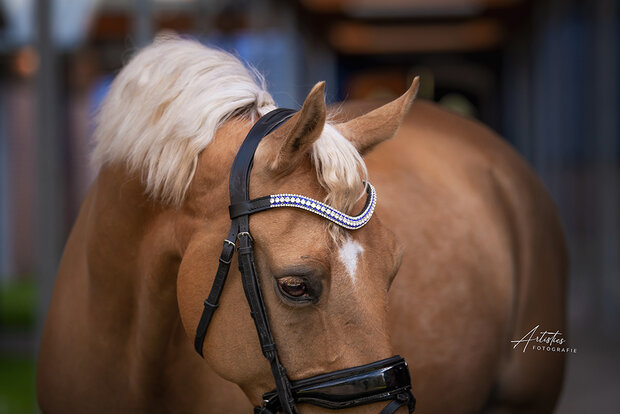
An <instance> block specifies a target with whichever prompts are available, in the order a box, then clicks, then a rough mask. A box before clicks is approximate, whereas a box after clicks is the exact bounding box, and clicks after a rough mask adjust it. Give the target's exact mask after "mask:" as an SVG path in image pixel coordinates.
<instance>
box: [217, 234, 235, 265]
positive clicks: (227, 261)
mask: <svg viewBox="0 0 620 414" xmlns="http://www.w3.org/2000/svg"><path fill="white" fill-rule="evenodd" d="M226 244H230V245H231V246H232V248H233V250H232V254H231V255H230V257H229V258H228V260H224V258H223V257H222V256H223V255H224V252H225V251H226V249H223V250H222V254H220V262H221V263H224V264H227V265H228V264H230V262H231V261H232V258H233V254H234V253H235V250H236V248H237V245H236V244H235V243H233V242H231V241H230V240H228V239H224V247H226Z"/></svg>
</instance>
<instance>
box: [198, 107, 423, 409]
mask: <svg viewBox="0 0 620 414" xmlns="http://www.w3.org/2000/svg"><path fill="white" fill-rule="evenodd" d="M294 113H295V111H294V110H292V109H283V108H280V109H275V110H273V111H271V112H269V113H268V114H266V115H265V116H263V117H262V118H260V119H259V120H258V122H257V123H256V124H255V125H254V126H253V127H252V129H251V130H250V132H249V133H248V135H247V137H246V138H245V140H244V141H243V144H241V148H240V149H239V152H237V156H236V157H235V160H234V162H233V165H232V169H231V171H230V181H229V191H230V207H229V213H230V218H231V226H230V231H229V233H228V237H227V238H226V239H225V240H224V247H223V248H222V253H221V254H220V258H219V262H220V263H219V266H218V269H217V273H216V275H215V280H214V281H213V286H212V287H211V291H210V292H209V296H208V297H207V299H206V300H205V301H204V310H203V312H202V316H201V317H200V322H199V323H198V328H197V329H196V338H195V341H194V347H195V348H196V351H197V352H198V353H199V354H200V355H201V356H202V347H203V343H204V340H205V336H206V334H207V328H208V327H209V323H210V322H211V318H212V317H213V313H214V312H215V309H217V307H218V302H219V299H220V295H221V293H222V289H223V287H224V283H225V282H226V278H227V276H228V270H229V268H230V263H231V260H232V256H233V253H234V251H235V247H236V242H237V241H239V246H238V247H237V251H238V254H239V255H238V260H239V270H240V272H241V280H242V283H243V290H244V292H245V296H246V299H247V301H248V304H249V305H250V314H251V315H252V318H253V319H254V324H255V325H256V332H257V333H258V338H259V340H260V344H261V349H262V352H263V355H264V356H265V358H267V360H268V361H269V364H270V366H271V371H272V374H273V378H274V380H275V384H276V389H275V390H273V391H271V392H268V393H266V394H264V395H263V403H262V405H261V406H260V407H255V408H254V413H255V414H275V413H277V412H280V411H284V412H285V413H286V414H297V413H298V411H297V408H296V403H305V404H312V405H316V406H320V407H324V408H329V409H340V408H350V407H357V406H360V405H364V404H372V403H376V402H380V401H391V402H390V403H388V405H386V406H385V408H384V409H383V410H381V413H380V414H392V413H394V412H395V411H396V410H398V409H399V408H401V407H403V406H407V408H408V410H409V413H412V412H413V410H414V407H415V398H414V396H413V394H412V393H411V379H410V376H409V370H408V368H407V363H406V362H405V360H404V359H403V358H401V357H400V356H398V355H396V356H393V357H391V358H387V359H384V360H381V361H376V362H372V363H370V364H366V365H360V366H358V367H353V368H347V369H344V370H340V371H333V372H329V373H326V374H321V375H317V376H315V377H311V378H306V379H302V380H298V381H290V380H289V378H288V376H287V374H286V369H285V368H284V367H283V366H282V364H281V363H280V359H279V358H278V352H277V349H276V344H275V342H274V339H273V335H272V334H271V328H270V327H269V319H268V317H267V312H266V310H265V302H264V300H263V296H262V293H261V289H260V284H259V280H258V275H257V272H256V268H255V265H254V250H253V247H252V237H251V235H250V225H249V216H250V215H251V214H254V213H257V212H259V211H264V210H268V209H271V208H278V207H294V208H299V209H304V210H307V211H310V212H312V213H314V214H318V215H320V216H322V217H324V218H326V219H328V220H330V221H332V222H334V223H336V224H338V225H339V226H341V227H344V228H346V229H350V230H355V229H358V228H360V227H362V226H364V225H365V224H366V223H367V222H368V221H369V220H370V217H371V216H372V214H373V212H374V208H375V205H376V202H377V195H376V193H375V190H374V188H373V187H372V185H370V183H367V200H366V204H365V206H364V208H363V210H362V212H361V213H360V214H359V215H357V216H349V215H347V214H344V213H342V212H339V211H338V210H336V209H334V208H332V207H330V206H328V205H326V204H324V203H321V202H319V201H316V200H313V199H311V198H309V197H305V196H302V195H298V194H275V195H270V196H265V197H260V198H256V199H253V200H250V171H251V170H252V165H253V161H254V153H255V151H256V148H257V147H258V144H259V143H260V141H261V140H262V139H263V137H265V136H266V135H268V134H269V133H271V132H272V131H274V130H275V129H277V128H278V127H279V126H281V125H282V124H283V123H284V122H285V121H286V120H288V119H289V118H290V117H292V116H293V114H294Z"/></svg>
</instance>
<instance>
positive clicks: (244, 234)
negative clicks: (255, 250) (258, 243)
mask: <svg viewBox="0 0 620 414" xmlns="http://www.w3.org/2000/svg"><path fill="white" fill-rule="evenodd" d="M241 236H248V237H249V238H250V240H252V241H254V239H253V238H252V235H251V234H250V232H249V231H240V232H239V233H237V240H238V239H239V238H240V237H241Z"/></svg>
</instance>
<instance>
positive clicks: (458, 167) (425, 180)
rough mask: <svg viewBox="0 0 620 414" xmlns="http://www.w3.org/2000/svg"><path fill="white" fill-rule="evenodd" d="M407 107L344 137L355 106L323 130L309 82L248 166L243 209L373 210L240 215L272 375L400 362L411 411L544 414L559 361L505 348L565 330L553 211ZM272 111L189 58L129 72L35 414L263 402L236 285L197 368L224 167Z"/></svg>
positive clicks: (450, 131) (140, 64)
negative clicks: (368, 202) (255, 205)
mask: <svg viewBox="0 0 620 414" xmlns="http://www.w3.org/2000/svg"><path fill="white" fill-rule="evenodd" d="M257 79H258V80H257ZM416 88H417V80H416V81H415V82H414V85H413V86H412V88H411V89H410V90H409V91H408V92H407V93H406V94H405V95H403V96H402V97H401V98H399V99H397V100H395V101H393V102H391V103H389V104H386V105H384V106H382V107H380V108H378V109H375V110H373V111H372V112H369V113H367V114H365V115H360V116H357V117H355V118H352V116H348V118H347V116H346V115H343V114H346V113H349V114H351V113H355V112H359V111H360V108H359V107H356V108H351V107H349V108H348V107H346V106H345V107H344V109H343V110H342V111H340V114H336V115H332V116H329V115H326V107H325V102H324V97H323V84H318V85H317V86H315V87H314V88H313V89H312V91H311V92H310V94H309V95H308V97H307V98H306V100H305V102H304V104H303V107H302V108H301V110H300V111H299V112H297V114H296V115H294V116H293V117H292V118H290V119H289V120H288V121H286V122H285V123H284V124H283V125H282V126H281V127H280V128H279V129H277V130H275V131H274V132H272V133H270V134H269V135H267V136H266V137H265V138H264V139H263V140H262V142H261V144H260V146H259V147H258V150H257V152H256V154H255V157H254V167H253V170H252V173H251V186H250V193H251V196H252V197H257V196H263V195H266V194H278V193H295V194H302V195H305V196H308V197H312V198H313V199H316V200H323V201H324V202H325V203H326V204H328V205H329V206H332V207H334V208H336V209H338V210H340V211H343V212H347V213H349V214H357V212H358V211H360V210H361V209H362V207H363V206H364V202H365V191H364V189H365V187H364V184H363V182H364V181H366V180H368V181H369V182H371V183H372V184H373V185H374V187H375V188H376V190H377V199H378V202H377V207H376V212H375V214H374V216H373V217H372V218H371V219H370V221H369V222H368V223H367V224H366V225H365V226H364V227H363V228H361V229H358V230H343V229H342V228H340V227H338V226H336V225H334V224H330V223H329V222H328V221H327V220H325V219H324V218H323V217H319V216H318V215H315V214H312V213H309V212H306V211H301V210H299V209H293V208H282V209H272V210H268V211H264V212H261V213H260V214H257V215H254V216H252V218H251V228H252V236H253V238H254V254H255V260H256V268H257V273H258V275H259V278H260V282H261V286H262V294H263V296H264V301H265V307H266V310H267V313H268V319H269V322H270V324H271V329H272V331H273V337H274V339H275V343H276V344H277V349H278V354H279V357H280V360H281V361H282V365H283V366H284V367H286V370H287V372H288V375H289V377H290V379H291V380H298V379H302V378H307V377H310V376H314V375H317V374H321V373H325V372H331V371H335V370H340V369H344V368H348V367H356V366H359V365H363V364H367V363H370V362H372V361H376V360H379V359H382V358H386V357H389V356H391V355H394V354H395V353H398V354H400V355H402V356H404V357H405V358H406V360H407V362H408V363H409V369H410V372H411V378H412V384H413V392H414V394H415V395H416V397H417V407H416V412H417V413H477V412H485V413H544V412H551V411H552V410H553V407H554V404H555V401H556V399H557V396H558V394H559V391H560V388H561V383H562V375H563V357H562V354H560V353H552V352H536V351H531V350H527V352H522V351H521V348H519V349H517V350H515V349H513V346H512V343H511V340H514V339H519V338H522V337H523V335H524V334H526V333H527V332H528V331H530V330H531V329H532V328H533V327H534V326H537V325H540V326H541V327H542V328H544V329H546V330H549V331H556V330H560V331H562V330H563V329H564V305H565V303H564V295H565V274H566V255H565V248H564V243H563V236H562V231H561V228H560V225H559V222H558V219H557V216H556V212H555V210H554V207H553V205H552V202H551V201H550V199H549V197H548V195H547V194H546V192H545V191H544V189H543V187H542V186H541V184H540V182H539V181H538V179H537V178H536V177H535V175H534V174H533V173H532V171H531V170H530V169H529V168H528V167H527V166H526V164H525V163H524V162H523V161H522V160H521V159H520V158H519V157H518V156H517V155H516V154H515V152H514V151H513V150H511V149H510V148H509V147H508V146H507V145H506V144H505V143H504V142H502V140H500V139H498V138H497V136H496V135H494V134H493V133H492V132H491V131H489V130H488V129H486V128H484V127H482V126H480V125H479V124H477V123H475V122H473V121H470V120H466V119H463V118H461V117H458V116H456V115H452V114H449V113H447V112H444V111H443V110H440V109H438V108H437V107H435V106H433V105H431V104H428V103H416V104H414V105H413V106H412V107H411V111H410V113H409V115H407V116H405V114H406V113H407V111H408V110H409V107H410V105H411V102H412V100H413V98H414V95H415V92H416ZM274 108H275V107H274V104H273V100H272V98H271V96H270V95H269V94H268V93H267V92H266V91H265V90H264V86H263V85H262V82H260V76H259V75H257V74H252V73H250V72H249V71H248V70H247V69H246V68H245V67H244V66H243V65H242V64H241V63H240V62H239V61H238V60H237V59H235V58H234V57H232V56H230V55H228V54H226V53H223V52H220V51H215V50H211V49H208V48H206V47H204V46H202V45H200V44H198V43H196V42H192V41H189V40H180V39H163V40H159V41H157V42H156V43H155V44H154V45H152V46H149V47H147V48H146V49H144V50H143V51H141V52H140V53H138V54H137V55H136V56H135V57H134V58H133V59H132V60H131V61H130V63H129V64H128V65H127V66H126V67H125V68H124V69H123V70H122V71H121V72H120V74H119V75H118V76H117V78H116V80H115V81H114V83H113V85H112V88H111V90H110V92H109V94H108V96H107V98H106V101H105V103H104V104H103V107H102V109H101V112H100V115H99V119H98V127H97V130H96V140H97V146H96V149H95V152H94V162H95V165H96V166H97V168H98V169H99V175H98V177H97V179H96V180H95V182H94V183H93V185H92V188H91V189H90V191H89V193H88V195H87V197H86V199H85V200H84V203H83V205H82V207H81V210H80V213H79V216H78V218H77V221H76V223H75V226H74V228H73V230H72V232H71V235H70V237H69V240H68V242H67V245H66V248H65V251H64V255H63V258H62V261H61V264H60V269H59V272H58V278H57V281H56V286H55V290H54V293H53V297H52V302H51V307H50V310H49V314H48V317H47V321H46V325H45V329H44V333H43V339H42V343H41V348H40V354H39V361H38V373H37V392H38V400H39V404H40V406H41V409H42V411H43V412H44V413H99V412H100V413H121V412H123V413H147V412H148V413H155V412H175V413H176V412H178V413H248V412H250V411H251V404H254V405H259V404H260V403H261V396H262V395H263V393H265V392H266V391H269V390H271V389H273V388H274V380H273V377H272V375H271V371H270V367H269V364H268V363H267V361H266V360H265V359H264V358H263V356H262V355H261V349H260V345H259V341H258V337H257V334H256V331H255V329H254V323H253V321H252V318H251V317H250V315H249V307H248V304H247V302H246V300H245V297H244V293H243V288H242V282H241V276H240V273H239V271H238V270H237V269H236V266H233V268H232V269H231V272H230V275H229V276H228V281H227V282H226V285H225V286H224V290H223V294H222V296H221V299H220V301H219V308H218V310H217V312H215V314H214V316H213V319H212V322H211V325H210V327H209V329H208V331H207V335H206V339H205V341H204V344H203V346H202V351H203V353H204V360H203V359H201V358H200V356H199V355H198V353H196V352H195V351H194V350H193V349H192V341H193V339H194V335H195V334H196V327H197V325H198V322H199V319H200V316H201V312H202V309H203V301H204V299H205V298H206V297H207V294H208V293H209V289H210V288H211V284H212V282H213V280H214V275H215V272H216V269H217V267H218V257H219V253H220V250H221V249H222V241H223V240H224V238H225V237H226V234H227V232H228V227H229V226H230V218H229V215H228V203H229V200H228V175H229V172H230V170H231V165H232V162H233V158H234V156H235V154H236V153H237V151H238V149H239V147H240V145H241V142H242V141H243V139H244V137H245V136H246V135H247V133H248V131H249V130H250V128H251V127H252V125H253V124H254V123H255V122H256V120H257V119H258V118H259V117H261V116H262V115H265V114H266V113H268V112H270V111H272V110H273V109H274ZM339 117H340V118H339ZM336 119H340V120H341V121H340V122H338V121H336ZM347 119H348V120H347ZM403 119H404V120H403ZM401 123H402V126H401ZM399 126H400V129H399ZM397 131H398V132H397ZM395 134H396V136H395V137H394V138H392V139H390V140H388V138H391V137H392V136H394V135H395ZM386 140H388V141H386ZM382 141H386V142H385V143H382V144H381V145H377V144H379V143H381V142H382ZM375 146H376V148H375ZM362 156H363V157H364V158H363V159H362ZM396 275H397V277H395V276H396ZM244 394H245V396H244ZM384 406H385V403H382V404H379V403H375V404H370V405H363V406H360V407H356V408H349V409H345V410H342V412H356V413H377V412H379V411H380V410H381V409H382V408H383V407H384ZM298 409H299V412H301V413H320V412H332V411H331V410H326V409H324V408H318V407H315V406H312V405H304V404H301V405H299V406H298ZM398 412H399V413H400V412H407V410H406V408H405V407H403V408H401V409H400V410H399V411H398Z"/></svg>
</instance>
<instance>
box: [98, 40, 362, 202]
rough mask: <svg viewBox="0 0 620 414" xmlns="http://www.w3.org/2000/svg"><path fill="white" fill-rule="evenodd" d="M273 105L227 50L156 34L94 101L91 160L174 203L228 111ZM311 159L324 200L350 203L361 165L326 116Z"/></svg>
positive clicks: (256, 78)
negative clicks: (116, 167) (118, 166)
mask: <svg viewBox="0 0 620 414" xmlns="http://www.w3.org/2000/svg"><path fill="white" fill-rule="evenodd" d="M273 109H275V104H274V101H273V98H272V97H271V95H270V94H269V93H268V92H267V91H266V89H265V82H264V78H263V77H262V76H261V75H260V74H259V73H258V72H256V71H255V70H252V69H248V68H247V67H246V66H244V65H243V64H242V63H241V62H240V61H239V60H238V59H237V58H236V57H234V56H232V55H231V54H229V53H226V52H223V51H220V50H215V49H211V48H208V47H206V46H204V45H202V44H200V43H198V42H196V41H193V40H186V39H181V38H178V37H170V36H169V37H166V38H158V39H157V40H156V41H155V42H154V43H153V44H152V45H150V46H148V47H146V48H144V49H143V50H141V51H140V52H139V53H138V54H136V55H135V56H134V57H133V58H132V59H131V61H130V62H129V63H128V64H127V65H126V66H125V67H124V68H123V69H122V70H121V72H120V73H119V74H118V76H117V77H116V79H115V80H114V82H113V83H112V87H111V88H110V91H109V93H108V95H107V97H106V99H105V101H104V103H103V105H102V107H101V109H100V112H99V114H98V116H97V128H96V130H95V142H96V147H95V150H94V153H93V157H92V162H93V165H94V167H95V168H96V169H99V168H101V166H103V165H104V164H111V163H125V164H126V166H127V168H128V170H129V171H131V172H139V173H140V175H141V177H142V179H143V182H144V186H145V191H146V194H148V195H149V196H151V197H153V198H154V199H157V200H159V201H161V202H162V203H166V204H172V205H176V206H178V205H180V204H181V203H182V202H183V199H184V197H185V193H186V191H187V188H188V186H189V184H190V183H191V181H192V178H193V176H194V172H195V170H196V164H197V162H198V155H199V154H200V152H201V151H202V150H203V149H204V148H205V147H206V146H207V145H209V143H210V142H211V140H212V139H213V136H214V135H215V132H216V131H217V129H218V128H219V127H220V126H221V125H222V124H223V123H224V122H226V121H227V120H228V119H230V118H232V117H235V116H243V117H248V118H250V119H257V118H258V117H260V116H262V115H264V114H266V113H267V112H269V111H271V110H273ZM312 160H313V162H314V165H315V166H316V170H317V176H318V180H319V182H320V183H321V185H322V186H323V188H324V189H325V190H326V192H327V197H326V200H325V201H326V202H328V203H330V204H331V205H332V206H333V207H335V208H337V209H340V210H349V209H350V208H351V207H352V205H353V204H354V203H355V202H356V201H357V199H358V198H359V197H360V188H361V186H360V183H361V181H362V180H364V179H366V174H367V173H366V166H365V164H364V162H363V160H362V158H361V156H360V155H359V153H358V152H357V150H355V148H354V147H353V145H352V144H351V143H350V142H349V141H348V140H347V139H346V138H345V137H343V136H342V135H341V134H340V133H339V132H338V130H337V129H336V128H334V127H333V126H332V125H331V124H329V123H328V124H326V125H325V128H324V130H323V133H322V135H321V137H320V138H319V139H318V140H317V141H316V142H315V144H314V146H313V150H312Z"/></svg>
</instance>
